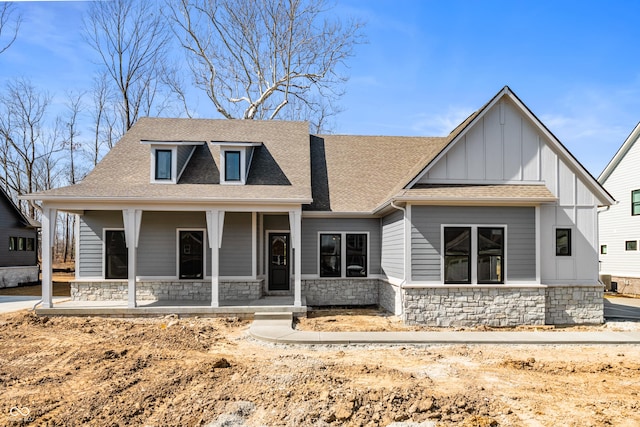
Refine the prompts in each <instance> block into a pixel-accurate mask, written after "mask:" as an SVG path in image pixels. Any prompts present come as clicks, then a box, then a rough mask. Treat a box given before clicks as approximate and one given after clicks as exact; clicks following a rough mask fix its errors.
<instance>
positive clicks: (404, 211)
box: [390, 199, 407, 315]
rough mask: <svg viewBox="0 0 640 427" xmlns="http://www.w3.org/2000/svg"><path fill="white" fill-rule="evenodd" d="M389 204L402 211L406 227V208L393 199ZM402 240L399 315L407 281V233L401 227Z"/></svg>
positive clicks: (401, 310) (402, 306) (401, 311)
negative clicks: (402, 263)
mask: <svg viewBox="0 0 640 427" xmlns="http://www.w3.org/2000/svg"><path fill="white" fill-rule="evenodd" d="M390 205H391V207H392V208H394V209H397V210H399V211H401V212H402V215H403V219H404V221H405V227H406V221H407V210H406V209H405V208H403V207H401V206H398V205H396V204H395V202H394V201H393V199H392V200H391V202H390ZM402 240H403V241H404V245H403V247H402V250H403V252H404V253H403V256H402V259H403V260H404V262H405V265H403V268H402V271H403V272H404V274H403V276H404V277H403V278H402V282H400V286H399V287H400V304H401V306H400V315H402V314H403V313H404V285H406V283H407V268H406V257H407V233H406V231H405V229H404V227H403V230H402Z"/></svg>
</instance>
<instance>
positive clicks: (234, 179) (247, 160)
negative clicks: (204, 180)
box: [212, 142, 262, 185]
mask: <svg viewBox="0 0 640 427" xmlns="http://www.w3.org/2000/svg"><path fill="white" fill-rule="evenodd" d="M212 144H213V145H218V146H220V171H221V172H220V184H229V185H245V184H246V183H247V177H248V176H249V168H250V167H251V159H252V158H253V152H254V150H255V148H256V147H260V146H261V145H262V143H259V142H212Z"/></svg>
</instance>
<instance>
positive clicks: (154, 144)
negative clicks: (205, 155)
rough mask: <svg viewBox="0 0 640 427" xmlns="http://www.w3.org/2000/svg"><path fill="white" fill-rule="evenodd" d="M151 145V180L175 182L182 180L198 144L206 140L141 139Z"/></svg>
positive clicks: (160, 182) (167, 182) (143, 142)
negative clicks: (181, 177)
mask: <svg viewBox="0 0 640 427" xmlns="http://www.w3.org/2000/svg"><path fill="white" fill-rule="evenodd" d="M140 143H142V144H148V145H149V146H150V152H151V158H150V160H151V161H150V162H149V166H150V170H149V177H150V181H151V182H152V183H155V184H175V183H177V182H178V181H179V180H180V176H181V175H182V172H183V171H184V169H185V168H186V167H187V164H188V163H189V159H191V156H192V155H193V152H194V151H195V149H196V146H198V145H203V144H204V141H140Z"/></svg>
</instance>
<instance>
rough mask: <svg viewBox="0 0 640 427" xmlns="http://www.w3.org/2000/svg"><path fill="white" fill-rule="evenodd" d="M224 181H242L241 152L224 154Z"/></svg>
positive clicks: (226, 152)
mask: <svg viewBox="0 0 640 427" xmlns="http://www.w3.org/2000/svg"><path fill="white" fill-rule="evenodd" d="M224 180H225V181H240V151H225V152H224Z"/></svg>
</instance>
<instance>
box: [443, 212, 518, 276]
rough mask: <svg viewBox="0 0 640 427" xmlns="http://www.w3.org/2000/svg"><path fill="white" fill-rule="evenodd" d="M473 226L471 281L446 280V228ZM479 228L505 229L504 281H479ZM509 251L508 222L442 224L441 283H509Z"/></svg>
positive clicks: (503, 250) (503, 251) (503, 248)
mask: <svg viewBox="0 0 640 427" xmlns="http://www.w3.org/2000/svg"><path fill="white" fill-rule="evenodd" d="M450 227H453V228H471V253H470V264H471V276H470V281H469V282H468V283H467V282H465V283H452V282H445V280H444V278H445V274H444V251H445V248H444V229H445V228H450ZM478 228H502V230H503V233H504V235H503V237H502V238H503V245H502V246H503V247H502V254H503V256H502V282H501V283H497V282H490V283H482V282H480V283H479V282H478ZM508 253H509V226H508V225H507V224H491V223H487V224H468V223H459V224H440V283H442V284H443V285H446V286H451V285H453V286H455V285H461V286H477V285H484V286H487V285H489V286H491V285H496V286H502V285H505V284H507V283H509V266H508V264H507V258H508Z"/></svg>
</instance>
